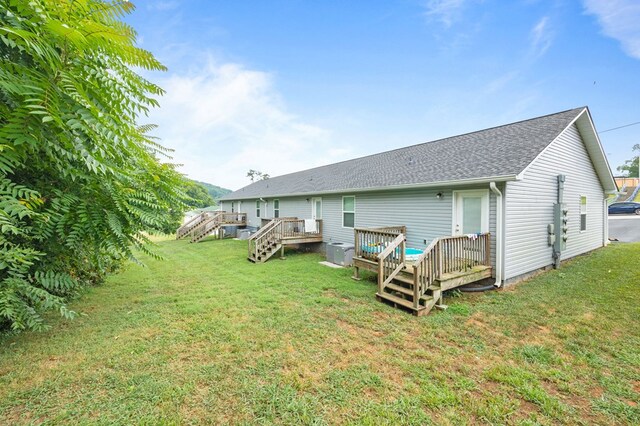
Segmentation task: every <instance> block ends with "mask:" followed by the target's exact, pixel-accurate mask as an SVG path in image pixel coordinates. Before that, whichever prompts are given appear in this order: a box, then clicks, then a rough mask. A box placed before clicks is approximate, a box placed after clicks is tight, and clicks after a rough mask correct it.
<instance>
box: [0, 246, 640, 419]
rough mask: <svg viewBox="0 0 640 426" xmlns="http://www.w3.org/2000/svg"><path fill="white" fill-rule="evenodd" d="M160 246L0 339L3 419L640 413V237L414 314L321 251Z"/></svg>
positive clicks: (572, 416)
mask: <svg viewBox="0 0 640 426" xmlns="http://www.w3.org/2000/svg"><path fill="white" fill-rule="evenodd" d="M158 250H159V251H160V252H161V253H162V254H163V255H164V256H166V258H167V260H165V261H155V260H150V259H145V261H146V262H147V265H148V267H147V268H142V267H140V266H137V265H133V264H132V265H130V266H128V267H127V268H126V270H124V271H123V272H121V273H119V274H118V275H115V276H113V277H111V279H109V280H108V282H107V283H106V284H105V285H103V286H100V287H95V288H92V289H90V291H88V292H87V293H86V294H85V295H84V296H83V297H82V298H80V299H79V300H77V301H76V302H74V303H73V304H72V307H73V308H74V309H75V310H77V311H78V312H82V313H83V315H82V316H80V317H78V318H77V319H76V320H73V321H64V320H62V319H58V318H56V317H53V316H51V317H50V322H51V324H52V326H53V328H52V329H51V330H50V331H49V332H46V333H23V334H21V335H16V336H5V337H0V347H1V349H0V424H26V423H49V424H57V423H73V424H75V423H85V424H87V423H91V424H94V423H97V424H109V425H110V424H114V423H115V424H131V423H134V424H139V423H142V424H158V423H162V424H193V423H212V424H220V423H234V424H243V423H244V424H254V423H263V424H270V423H280V424H336V423H338V424H353V423H357V424H360V423H363V424H372V425H374V424H375V425H378V424H399V423H404V424H419V425H422V424H429V423H437V424H477V423H493V424H505V423H513V424H557V423H569V424H594V423H595V424H613V423H619V424H638V423H640V406H638V404H639V403H640V395H639V392H640V350H639V348H640V308H639V307H640V292H639V291H638V290H639V289H640V288H639V287H640V263H638V259H640V244H634V245H614V246H610V247H608V248H606V249H603V250H599V251H597V252H595V253H592V254H591V255H588V256H584V257H581V258H579V259H577V260H575V261H573V262H571V263H570V264H569V265H567V266H564V267H563V268H562V269H561V270H558V271H553V272H550V273H547V274H544V275H542V276H539V277H538V278H536V279H533V280H531V281H529V282H527V283H523V284H521V285H519V286H517V287H516V288H515V289H512V290H507V291H500V292H491V293H488V294H478V295H471V294H464V295H457V296H455V297H452V296H450V297H448V298H446V299H445V301H446V303H447V304H449V309H448V310H446V311H444V312H441V311H438V312H433V313H432V314H431V315H429V316H426V317H420V318H417V317H414V316H411V315H409V314H406V313H404V312H401V311H399V310H395V309H393V308H391V307H389V306H386V305H384V304H382V303H379V302H377V301H376V300H375V297H374V294H375V291H376V288H375V284H374V281H373V280H372V279H371V278H372V277H371V276H369V279H368V280H363V281H360V282H356V281H353V280H351V279H350V276H351V271H350V270H348V269H331V268H327V267H325V266H321V265H319V264H318V262H319V261H320V260H322V259H321V256H319V255H315V254H296V253H294V252H291V253H289V254H288V258H287V260H285V261H280V260H277V259H276V260H271V261H269V262H267V263H266V264H260V265H254V264H252V263H249V262H248V261H246V259H245V256H246V243H244V242H240V241H231V240H225V241H205V242H203V243H199V244H189V243H187V242H185V241H165V242H162V243H160V245H159V248H158Z"/></svg>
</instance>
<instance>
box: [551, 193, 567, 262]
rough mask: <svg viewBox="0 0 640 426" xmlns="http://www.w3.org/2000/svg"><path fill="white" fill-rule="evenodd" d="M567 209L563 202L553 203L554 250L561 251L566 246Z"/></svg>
mask: <svg viewBox="0 0 640 426" xmlns="http://www.w3.org/2000/svg"><path fill="white" fill-rule="evenodd" d="M568 223H569V209H568V208H567V205H566V204H565V203H557V204H554V205H553V226H554V228H555V236H556V238H555V241H554V246H553V248H554V250H555V251H556V252H559V253H561V252H562V251H564V250H565V249H566V248H567V239H568V237H569V224H568Z"/></svg>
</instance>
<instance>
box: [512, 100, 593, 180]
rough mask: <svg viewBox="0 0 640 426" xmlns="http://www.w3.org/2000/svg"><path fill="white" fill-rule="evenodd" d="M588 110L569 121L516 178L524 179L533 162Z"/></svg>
mask: <svg viewBox="0 0 640 426" xmlns="http://www.w3.org/2000/svg"><path fill="white" fill-rule="evenodd" d="M586 110H587V109H586V108H584V109H583V110H582V112H581V113H580V114H578V115H576V117H575V118H574V119H573V120H571V123H569V124H568V125H567V127H565V128H564V129H562V131H561V132H560V133H558V136H556V137H555V138H554V139H553V140H552V141H551V142H550V143H549V145H547V146H546V147H545V148H544V149H543V150H542V151H540V152H539V153H538V155H536V158H534V159H533V160H532V161H531V162H530V163H529V164H528V165H527V167H525V168H524V170H523V171H521V172H520V173H518V175H517V176H516V180H522V179H524V174H525V173H526V172H527V170H529V168H531V166H532V165H533V163H535V162H536V161H537V160H538V158H540V157H542V156H543V155H544V153H545V152H547V151H548V150H549V149H550V148H551V145H553V144H554V143H555V141H557V140H558V138H559V137H560V136H562V134H563V133H564V132H566V131H567V129H568V128H569V127H571V126H573V124H574V123H575V122H576V121H578V118H580V117H581V116H582V114H584V112H585V111H586Z"/></svg>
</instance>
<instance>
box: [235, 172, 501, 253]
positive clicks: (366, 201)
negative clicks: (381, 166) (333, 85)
mask: <svg viewBox="0 0 640 426" xmlns="http://www.w3.org/2000/svg"><path fill="white" fill-rule="evenodd" d="M487 187H488V185H482V186H479V185H473V186H463V187H456V188H455V189H456V190H464V189H486V188H487ZM498 188H499V189H500V190H501V191H504V184H502V183H498ZM438 193H442V197H441V198H438V196H437V194H438ZM452 195H453V190H452V189H451V188H449V189H445V188H435V189H429V188H423V189H410V190H401V191H400V190H394V191H379V192H366V193H359V194H357V195H356V200H355V218H354V225H355V227H356V228H374V227H382V226H394V225H405V226H406V227H407V247H413V248H418V249H424V248H425V247H426V245H428V244H429V243H430V242H431V241H432V240H433V239H434V238H437V237H442V236H448V235H451V223H452V222H451V217H452V212H453V210H452V204H453V199H452ZM348 196H351V194H349V195H348ZM312 198H313V197H304V196H302V197H280V198H279V201H280V217H298V218H300V219H309V218H310V217H311V209H312V207H313V206H312V204H313V203H312V202H311V201H312ZM253 202H254V200H245V201H243V203H253ZM246 205H252V204H246ZM252 210H253V209H252ZM489 212H490V213H489V232H491V260H492V263H495V235H496V197H495V195H494V194H493V193H492V192H490V193H489ZM247 220H248V222H249V225H250V226H259V225H260V219H256V218H255V216H254V215H253V212H248V217H247ZM342 222H343V195H342V194H323V195H322V229H323V240H324V242H340V243H353V241H354V233H353V229H352V228H345V227H343V226H342V225H343V223H342Z"/></svg>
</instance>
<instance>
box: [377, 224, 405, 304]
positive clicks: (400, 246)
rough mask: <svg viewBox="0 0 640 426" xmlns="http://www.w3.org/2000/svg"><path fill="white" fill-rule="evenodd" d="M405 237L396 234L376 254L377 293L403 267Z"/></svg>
mask: <svg viewBox="0 0 640 426" xmlns="http://www.w3.org/2000/svg"><path fill="white" fill-rule="evenodd" d="M405 249H406V238H405V236H404V234H398V235H397V236H396V238H395V239H394V240H393V241H391V243H389V244H388V245H387V247H386V248H385V249H384V250H383V251H382V252H381V253H379V254H378V256H377V257H378V293H382V291H383V290H384V288H385V287H386V286H387V284H389V283H390V282H391V281H392V280H393V279H394V278H395V277H396V275H398V274H399V273H400V271H402V270H403V269H404V262H405Z"/></svg>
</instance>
